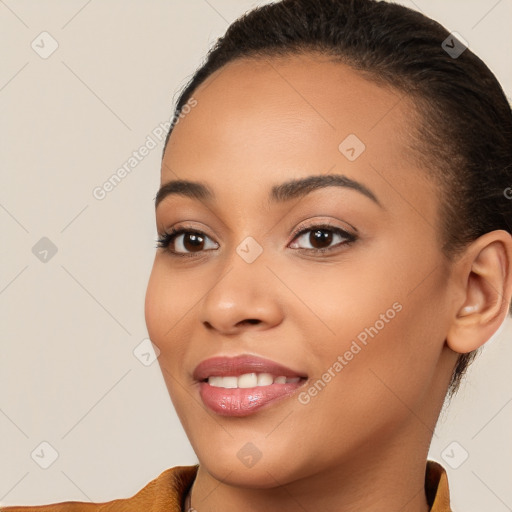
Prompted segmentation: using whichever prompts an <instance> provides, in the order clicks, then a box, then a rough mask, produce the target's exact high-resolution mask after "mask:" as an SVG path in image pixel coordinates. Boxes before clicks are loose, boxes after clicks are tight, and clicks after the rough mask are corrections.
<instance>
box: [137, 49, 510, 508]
mask: <svg viewBox="0 0 512 512" xmlns="http://www.w3.org/2000/svg"><path fill="white" fill-rule="evenodd" d="M194 98H195V99H196V100H197V106H195V107H194V108H193V109H192V110H191V112H190V113H188V114H187V115H186V116H185V117H184V118H183V119H181V120H180V121H179V123H178V124H177V125H176V126H175V128H174V131H173V133H172V136H171V137H170V140H169V144H168V146H167V149H166V152H165V155H164V159H163V163H162V175H161V184H165V183H167V182H168V181H170V180H175V179H178V178H179V179H188V180H194V181H201V182H203V183H207V184H208V185H209V186H210V187H211V188H212V189H213V190H214V192H215V194H216V196H217V199H216V200H215V201H211V202H208V201H206V200H198V199H193V198H187V197H180V196H175V195H172V196H168V197H167V198H166V199H164V200H163V201H162V202H161V203H160V204H158V206H157V208H156V224H157V230H158V233H159V234H161V233H163V232H164V231H165V230H169V229H170V228H171V227H173V226H176V225H177V224H178V223H181V222H185V221H186V222H187V225H192V227H193V228H195V229H198V230H200V231H202V232H204V233H205V234H206V235H207V238H206V240H205V245H204V246H203V250H202V252H196V253H195V255H194V256H193V257H191V258H180V257H179V256H173V255H172V253H170V249H172V248H174V249H176V250H180V251H186V250H187V249H186V248H187V247H188V250H189V251H193V250H194V249H193V248H192V249H190V245H188V246H183V245H182V244H181V243H179V244H178V243H175V245H174V246H173V245H172V244H171V246H170V247H169V248H167V249H162V248H160V249H157V252H156V256H155V261H154V266H153V270H152V273H151V277H150V280H149V283H148V289H147V295H146V307H145V314H146V322H147V327H148V332H149V335H150V337H151V339H152V341H153V342H154V343H155V345H157V346H158V348H159V349H160V351H161V353H160V356H159V363H160V366H161V369H162V372H163V376H164V379H165V382H166V385H167V388H168V390H169V393H170V396H171V399H172V402H173V404H174V406H175V409H176V411H177V414H178V415H179V418H180V420H181V422H182V424H183V427H184V429H185V431H186V433H187V436H188V438H189V439H190V442H191V444H192V446H193V448H194V450H195V452H196V454H197V456H198V459H199V461H200V468H199V471H198V474H197V477H196V480H195V482H194V485H193V488H192V506H193V507H194V508H195V509H197V510H198V511H199V512H211V511H218V510H221V509H222V510H223V511H227V512H230V511H235V510H245V511H261V510H266V511H267V512H273V511H280V512H283V511H292V510H325V511H337V512H349V511H350V512H355V511H361V510H365V511H367V512H372V511H379V512H382V511H402V512H407V511H410V512H426V511H428V510H429V507H428V505H427V501H426V497H425V493H424V475H425V463H426V459H427V455H428V448H429V444H430V440H431V438H432V435H433V430H434V427H435V424H436V420H437V417H438V415H439V412H440V408H441V406H442V403H443V399H444V396H445V394H446V391H447V387H448V383H449V379H450V376H451V372H452V369H453V367H454V365H455V363H456V360H457V357H458V355H459V353H462V352H468V351H470V350H474V349H475V348H478V347H479V346H480V345H482V344H483V343H485V341H487V340H488V339H489V338H490V336H491V335H492V334H493V333H494V332H495V331H496V330H497V329H498V327H499V326H500V324H501V323H502V321H503V320H504V318H505V316H506V312H507V305H508V303H509V301H510V296H511V293H512V292H511V277H510V262H511V259H512V256H511V255H512V242H511V237H510V235H509V234H508V233H506V232H504V231H493V232H492V233H487V234H486V235H484V236H483V237H481V238H479V239H478V240H476V241H475V242H473V243H472V244H471V245H470V246H468V248H467V249H466V250H465V251H464V253H462V254H461V255H460V257H458V258H456V259H451V260H449V259H447V258H446V257H445V256H444V255H443V254H442V253H441V250H440V240H439V234H438V232H439V230H438V229H437V226H438V223H439V214H438V211H439V196H440V195H439V191H438V187H437V185H436V184H435V183H434V182H433V181H432V180H430V179H429V178H428V171H426V170H425V169H422V168H421V166H420V164H419V163H418V162H419V159H417V158H416V156H417V155H415V153H414V152H413V150H412V149H410V147H411V141H412V140H411V139H410V137H411V136H412V135H411V134H412V133H413V129H414V123H416V122H418V118H417V116H416V115H415V111H414V104H413V103H412V102H411V101H409V99H408V98H406V97H402V94H401V93H398V92H397V91H394V90H392V89H389V88H385V87H383V86H382V85H377V84H376V83H373V82H370V81H368V80H367V79H366V78H363V77H362V76H361V75H359V74H358V73H356V72H355V71H354V70H352V69H351V68H349V67H347V66H345V65H343V64H340V63H333V62H331V61H329V60H327V58H325V57H322V58H319V57H318V56H313V55H302V56H294V57H286V58H272V59H259V60H257V61H255V60H252V61H248V60H238V61H235V62H232V63H229V64H227V65H226V66H224V67H223V68H221V69H220V70H218V71H217V72H216V73H214V74H213V75H212V76H211V77H209V78H208V79H207V81H206V82H205V83H203V84H202V85H201V86H200V87H199V88H198V89H197V90H196V91H195V93H194ZM348 134H356V135H357V137H358V138H359V139H360V140H362V141H363V142H364V144H365V145H366V149H365V151H364V152H363V153H362V154H361V155H360V156H359V157H358V158H357V159H356V160H355V161H352V162H351V161H349V160H348V159H347V158H346V157H345V156H344V155H343V154H342V152H340V150H339V149H338V146H339V144H340V143H341V141H343V140H344V139H345V138H346V137H347V135H348ZM322 174H343V175H345V176H347V177H349V178H351V179H354V180H357V181H358V182H359V183H362V184H363V185H365V186H366V187H367V188H369V189H370V190H371V191H372V192H373V193H374V195H375V196H376V197H377V198H378V201H379V203H380V205H378V204H376V203H375V202H374V201H372V200H371V199H369V198H368V197H366V196H365V195H363V194H361V193H360V192H358V191H355V190H351V189H348V188H340V187H326V188H322V189H319V190H316V191H314V192H311V193H310V194H308V195H306V196H305V197H303V198H297V199H293V200H291V201H288V202H286V203H283V204H275V205H273V204H272V205H271V204H270V203H269V202H268V201H267V198H268V195H269V191H270V189H271V187H272V186H273V185H276V184H279V183H281V182H284V181H288V180H291V179H298V178H303V177H306V176H310V175H322ZM325 222H328V223H329V224H331V225H332V226H333V227H339V228H341V229H345V230H347V231H349V232H350V233H354V232H355V231H354V229H352V227H354V228H356V229H357V237H358V238H357V240H356V241H354V242H353V243H352V244H350V245H346V244H345V245H343V244H341V245H340V242H343V241H344V239H343V238H341V237H339V236H337V235H336V234H334V233H333V234H332V236H333V239H332V242H331V243H330V245H329V242H324V245H323V247H331V248H333V249H332V250H331V251H330V252H327V253H324V254H321V253H320V254H315V253H314V252H313V251H312V250H311V249H312V248H313V247H315V246H314V245H312V243H314V241H313V242H312V241H311V240H312V237H310V236H309V235H310V233H311V232H308V233H306V234H305V235H301V236H299V237H295V238H293V235H292V233H293V231H294V229H295V228H298V227H302V226H303V227H304V229H305V228H307V227H310V226H314V225H318V224H322V223H325ZM248 236H251V237H253V238H254V239H255V240H256V241H257V242H258V244H259V245H260V246H261V247H262V249H263V252H262V254H261V255H260V256H259V257H258V258H257V259H256V260H255V261H254V262H252V263H250V264H249V263H247V262H246V261H244V259H242V258H241V257H240V256H239V255H238V253H237V252H236V248H237V246H238V245H239V244H240V243H241V242H242V241H243V240H244V239H245V238H246V237H248ZM183 238H184V237H183V235H182V236H179V237H178V239H177V240H176V242H178V240H179V241H181V242H183ZM294 243H295V244H298V246H299V247H301V248H302V250H300V249H298V248H297V245H294ZM290 246H293V247H295V248H291V247H290ZM184 247H185V249H184ZM316 247H322V245H317V246H316ZM394 303H399V304H400V305H401V306H402V309H401V310H400V311H399V312H397V313H396V315H395V316H394V318H393V319H392V320H389V321H388V322H387V323H385V326H384V327H383V328H382V329H380V330H379V332H378V334H377V335H376V336H375V337H374V338H372V339H369V341H368V344H367V345H366V346H364V347H363V348H362V350H361V351H360V352H359V353H358V354H357V355H355V356H354V358H353V359H352V360H351V361H349V362H348V364H346V366H344V367H343V369H342V370H341V371H339V372H338V373H336V376H335V377H333V378H332V379H331V381H330V382H329V383H328V384H327V385H326V386H325V387H324V388H323V389H322V391H321V392H318V393H317V395H316V396H314V397H311V400H310V401H309V403H307V404H302V403H300V402H299V400H298V399H297V394H295V395H294V396H292V397H290V398H286V399H284V400H281V401H279V402H278V403H274V404H272V405H271V406H270V407H266V408H263V409H260V410H259V411H258V412H257V413H255V414H253V415H251V416H246V417H242V418H233V417H225V416H220V415H217V414H215V413H213V412H211V411H210V410H209V409H207V408H206V407H205V406H204V405H203V403H202V401H201V399H200V397H199V389H198V383H197V382H195V381H194V379H193V377H192V373H193V370H194V368H195V367H196V366H197V364H199V363H200V362H201V361H203V360H204V359H207V358H210V357H213V356H218V355H223V356H234V355H240V354H252V355H258V356H261V357H264V358H267V359H271V360H274V361H277V362H279V363H281V364H283V365H285V366H288V367H290V368H292V369H294V370H297V371H300V372H302V373H305V374H306V375H308V378H309V380H308V382H307V383H306V384H305V385H304V387H303V388H302V390H304V389H308V388H309V387H310V386H311V384H312V383H314V382H316V380H317V379H319V378H321V377H322V375H323V374H324V373H325V372H326V371H327V369H328V368H329V367H332V366H333V363H334V362H335V361H336V360H337V357H338V355H343V354H344V353H345V352H346V351H347V350H349V348H350V346H351V343H352V341H353V340H354V339H356V337H357V335H358V334H359V333H361V331H363V330H364V329H365V328H368V327H370V326H374V325H375V323H376V321H377V320H379V319H380V318H382V317H381V315H382V314H385V313H386V311H387V310H389V309H390V308H392V305H393V304H394ZM468 306H471V307H472V308H473V309H472V310H471V309H468ZM249 319H251V320H252V321H251V322H246V320H249ZM248 442H251V443H253V444H254V445H255V446H256V447H257V448H258V450H259V451H260V452H261V459H260V460H259V461H258V462H257V463H256V464H255V465H254V466H253V467H251V468H248V467H246V466H245V465H244V464H242V462H241V461H240V459H239V458H238V457H237V453H238V451H239V450H240V449H241V448H242V447H243V446H244V445H246V443H248Z"/></svg>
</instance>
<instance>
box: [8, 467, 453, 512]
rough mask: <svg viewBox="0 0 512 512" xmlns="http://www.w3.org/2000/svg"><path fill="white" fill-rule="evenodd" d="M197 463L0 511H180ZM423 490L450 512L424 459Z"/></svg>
mask: <svg viewBox="0 0 512 512" xmlns="http://www.w3.org/2000/svg"><path fill="white" fill-rule="evenodd" d="M198 467H199V466H198V465H196V466H177V467H174V468H170V469H167V470H165V471H164V472H163V473H161V474H160V476H158V477H157V478H155V479H154V480H152V481H151V482H149V483H148V484H147V485H146V486H145V487H144V488H142V489H141V490H140V491H139V492H138V493H137V494H135V495H134V496H132V497H131V498H125V499H118V500H113V501H107V502H103V503H86V502H81V501H65V502H61V503H55V504H52V505H39V506H36V507H0V511H1V512H31V511H33V512H182V507H183V501H184V499H185V496H186V494H187V492H188V489H189V488H190V486H191V485H192V483H193V481H194V478H195V476H196V473H197V468H198ZM425 493H426V496H427V500H428V502H429V505H430V506H431V509H430V511H431V512H452V510H451V508H450V494H449V490H448V478H447V475H446V471H445V470H444V468H443V467H442V466H441V465H440V464H438V463H437V462H434V461H431V460H429V461H427V471H426V475H425Z"/></svg>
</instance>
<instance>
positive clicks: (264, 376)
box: [257, 373, 274, 386]
mask: <svg viewBox="0 0 512 512" xmlns="http://www.w3.org/2000/svg"><path fill="white" fill-rule="evenodd" d="M273 382H274V377H272V375H270V373H260V374H259V375H258V384H257V385H258V386H270V384H272V383H273Z"/></svg>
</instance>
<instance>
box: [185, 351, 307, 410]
mask: <svg viewBox="0 0 512 512" xmlns="http://www.w3.org/2000/svg"><path fill="white" fill-rule="evenodd" d="M245 373H270V374H272V375H274V376H276V377H277V376H284V377H287V378H294V377H300V378H301V380H300V381H299V382H288V383H283V384H271V385H269V386H258V387H252V388H231V389H229V388H221V387H214V386H210V384H208V382H207V379H208V377H215V376H221V377H225V376H230V375H231V376H235V377H239V376H240V375H243V374H245ZM193 377H194V379H195V380H196V381H198V383H199V394H200V396H201V400H202V401H203V403H204V405H205V406H206V407H208V408H209V409H210V410H211V411H213V412H215V413H217V414H219V415H221V416H238V417H240V416H248V415H250V414H254V413H255V412H257V411H258V410H260V409H261V408H262V407H264V406H270V405H271V404H275V403H277V402H280V401H281V400H283V399H284V398H287V397H290V396H291V395H293V394H294V393H295V391H296V390H297V389H298V388H300V387H302V386H303V385H304V383H305V382H306V380H307V375H305V374H304V373H303V372H299V371H296V370H293V369H291V368H288V367H286V366H284V365H282V364H279V363H277V362H275V361H271V360H269V359H264V358H261V357H257V356H250V355H241V356H236V357H222V356H219V357H212V358H210V359H206V360H204V361H202V362H201V363H200V364H198V365H197V367H196V368H195V370H194V372H193Z"/></svg>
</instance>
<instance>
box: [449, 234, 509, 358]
mask: <svg viewBox="0 0 512 512" xmlns="http://www.w3.org/2000/svg"><path fill="white" fill-rule="evenodd" d="M459 266H460V268H459V270H458V272H459V274H458V279H459V281H458V282H459V283H460V287H461V288H462V292H463V293H462V296H463V301H462V303H461V304H460V305H459V306H456V309H455V314H454V318H453V321H452V324H451V326H450V329H449V331H448V335H447V338H446V342H447V344H448V346H449V347H450V348H451V349H452V350H453V351H455V352H458V353H461V354H465V353H468V352H472V351H474V350H476V349H478V348H479V347H481V346H482V345H483V344H484V343H485V342H486V341H488V340H489V338H491V336H492V335H493V334H494V333H495V332H496V331H497V330H498V328H499V327H500V325H501V324H502V323H503V321H504V320H505V317H506V315H507V313H508V309H509V304H510V300H511V295H512V236H511V235H510V234H509V233H508V232H506V231H503V230H496V231H491V232H489V233H486V234H485V235H482V236H481V237H479V238H478V239H477V240H475V241H474V242H473V243H472V244H471V245H470V246H469V247H468V248H467V249H466V254H465V257H463V258H461V259H460V263H459Z"/></svg>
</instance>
